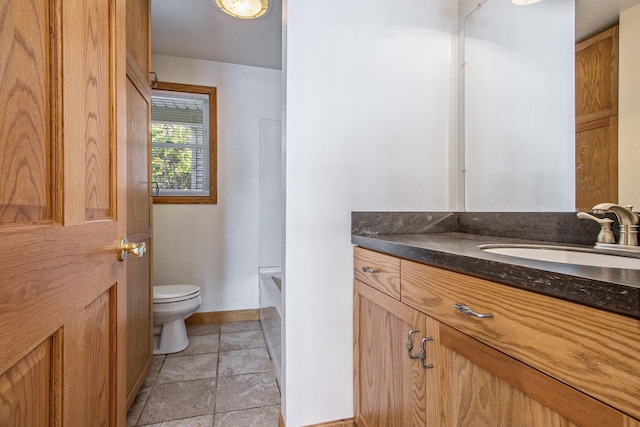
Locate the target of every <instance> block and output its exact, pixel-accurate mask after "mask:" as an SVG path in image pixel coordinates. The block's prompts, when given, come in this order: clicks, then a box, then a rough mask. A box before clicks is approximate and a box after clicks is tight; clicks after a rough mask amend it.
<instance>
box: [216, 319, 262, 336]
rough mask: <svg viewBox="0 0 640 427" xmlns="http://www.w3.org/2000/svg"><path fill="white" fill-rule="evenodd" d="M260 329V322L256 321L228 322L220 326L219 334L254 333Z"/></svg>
mask: <svg viewBox="0 0 640 427" xmlns="http://www.w3.org/2000/svg"><path fill="white" fill-rule="evenodd" d="M259 329H260V322H259V321H257V320H247V321H245V322H229V323H223V324H221V325H220V332H221V333H223V334H224V333H228V332H244V331H256V330H259Z"/></svg>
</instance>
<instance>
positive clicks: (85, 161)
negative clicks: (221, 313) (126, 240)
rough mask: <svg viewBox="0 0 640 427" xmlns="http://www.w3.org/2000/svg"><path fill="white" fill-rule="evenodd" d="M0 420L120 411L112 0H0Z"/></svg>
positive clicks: (121, 151) (120, 30)
mask: <svg viewBox="0 0 640 427" xmlns="http://www.w3.org/2000/svg"><path fill="white" fill-rule="evenodd" d="M0 10H2V13H1V14H0V15H1V17H0V70H2V71H0V73H1V77H0V105H2V114H0V253H1V254H2V259H1V260H0V402H1V403H0V425H2V426H13V427H19V426H25V427H26V426H28V427H32V426H62V425H65V426H114V425H122V426H123V425H124V423H125V414H126V401H125V399H124V397H125V375H126V374H125V371H124V367H125V363H124V355H125V352H124V350H125V341H124V338H125V334H124V329H123V328H124V325H125V323H126V300H125V298H124V296H125V295H126V271H125V263H122V262H120V261H118V257H117V240H118V237H119V236H121V235H123V234H124V232H125V231H126V230H125V226H126V179H125V178H126V169H125V168H124V165H125V164H126V150H125V145H124V143H125V136H126V135H125V134H124V130H125V129H124V118H125V117H124V111H125V108H124V102H125V97H124V90H125V84H124V83H125V78H124V76H125V50H124V43H125V40H124V34H125V31H124V17H125V4H124V1H123V0H64V1H63V0H0Z"/></svg>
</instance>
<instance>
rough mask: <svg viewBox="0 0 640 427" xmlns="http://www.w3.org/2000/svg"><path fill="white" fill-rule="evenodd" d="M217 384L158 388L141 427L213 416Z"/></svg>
mask: <svg viewBox="0 0 640 427" xmlns="http://www.w3.org/2000/svg"><path fill="white" fill-rule="evenodd" d="M215 386H216V380H215V379H213V378H208V379H204V380H194V381H185V382H179V383H170V384H156V385H155V386H154V387H153V389H152V390H151V394H150V395H149V398H148V399H147V404H146V405H145V407H144V410H143V411H142V416H141V417H140V421H139V422H138V425H147V424H153V423H160V422H166V421H173V420H179V419H182V418H190V417H197V416H200V415H208V414H212V413H213V409H214V402H215V398H214V388H215Z"/></svg>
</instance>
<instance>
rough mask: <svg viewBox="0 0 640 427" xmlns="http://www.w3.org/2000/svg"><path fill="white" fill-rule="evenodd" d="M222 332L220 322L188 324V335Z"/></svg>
mask: <svg viewBox="0 0 640 427" xmlns="http://www.w3.org/2000/svg"><path fill="white" fill-rule="evenodd" d="M219 333H220V324H219V323H213V324H210V325H187V335H189V336H190V337H191V336H195V335H213V334H219Z"/></svg>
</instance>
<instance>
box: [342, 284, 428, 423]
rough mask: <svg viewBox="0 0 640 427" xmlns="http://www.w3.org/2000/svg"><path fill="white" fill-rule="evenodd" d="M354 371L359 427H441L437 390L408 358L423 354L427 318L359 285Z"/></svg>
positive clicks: (425, 371) (424, 371) (426, 333)
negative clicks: (410, 341)
mask: <svg viewBox="0 0 640 427" xmlns="http://www.w3.org/2000/svg"><path fill="white" fill-rule="evenodd" d="M354 289H355V295H354V304H355V305H354V309H355V313H354V370H355V384H354V386H355V405H356V408H355V409H356V423H357V425H358V426H359V427H388V426H406V427H409V426H425V425H427V426H434V427H435V426H439V422H438V418H437V416H438V411H437V403H438V399H437V384H436V381H435V380H436V376H435V375H436V374H435V372H434V371H433V369H430V368H428V369H424V368H423V367H422V365H421V362H420V360H419V359H411V358H409V356H408V352H407V347H406V343H407V338H408V333H409V331H411V330H413V329H417V330H419V332H416V333H415V334H414V335H413V342H414V348H413V350H412V353H413V354H414V355H416V354H418V352H419V349H420V344H421V340H422V338H423V337H425V336H428V332H429V331H427V330H425V327H426V325H425V316H424V315H423V314H421V313H420V312H418V311H415V310H413V309H411V308H410V307H408V306H406V305H404V304H402V303H400V302H399V301H397V300H395V299H393V298H391V297H389V296H387V295H385V294H383V293H382V292H379V291H377V290H375V289H373V288H371V287H370V286H368V285H365V284H364V283H362V282H360V281H358V280H356V281H354Z"/></svg>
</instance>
